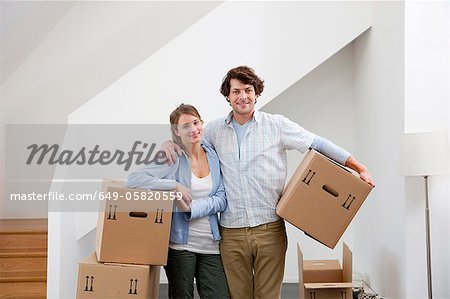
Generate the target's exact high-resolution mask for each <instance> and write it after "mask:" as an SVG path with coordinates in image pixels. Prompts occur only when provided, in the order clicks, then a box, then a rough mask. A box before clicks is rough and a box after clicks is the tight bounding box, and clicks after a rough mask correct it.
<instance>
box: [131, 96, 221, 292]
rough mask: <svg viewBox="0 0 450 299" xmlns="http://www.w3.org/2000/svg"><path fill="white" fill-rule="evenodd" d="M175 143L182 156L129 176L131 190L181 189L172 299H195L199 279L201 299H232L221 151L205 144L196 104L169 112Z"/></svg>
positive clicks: (169, 270)
mask: <svg viewBox="0 0 450 299" xmlns="http://www.w3.org/2000/svg"><path fill="white" fill-rule="evenodd" d="M170 123H171V124H172V125H171V131H172V139H173V141H174V142H175V143H177V144H178V145H179V146H180V147H181V148H182V149H183V154H182V156H181V157H180V158H179V159H177V161H176V163H175V164H173V165H169V164H168V163H166V164H163V165H155V164H150V165H149V166H147V167H145V168H143V169H142V170H140V171H137V172H134V173H132V174H131V175H130V176H129V177H128V187H131V188H145V189H159V190H176V191H178V192H181V194H182V198H181V199H180V200H176V205H174V213H173V214H172V226H171V230H170V244H169V255H168V261H167V266H165V267H164V269H165V270H166V275H167V278H168V280H169V298H193V293H194V277H195V280H196V283H197V290H198V293H199V295H200V297H201V298H228V297H229V293H228V285H227V281H226V278H225V273H224V270H223V266H222V260H221V258H220V254H219V240H220V234H219V225H218V216H217V213H218V212H221V211H224V210H225V208H226V207H227V201H226V195H225V189H224V186H223V182H222V175H221V173H220V167H219V159H218V157H217V154H216V152H215V151H214V150H213V149H212V148H210V147H208V146H206V145H205V144H202V142H201V141H202V137H203V121H202V119H201V117H200V114H199V113H198V111H197V109H195V108H194V107H193V106H191V105H185V104H181V105H180V106H178V107H177V108H176V109H175V110H174V111H173V112H172V113H171V114H170Z"/></svg>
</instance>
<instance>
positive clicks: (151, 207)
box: [96, 181, 174, 265]
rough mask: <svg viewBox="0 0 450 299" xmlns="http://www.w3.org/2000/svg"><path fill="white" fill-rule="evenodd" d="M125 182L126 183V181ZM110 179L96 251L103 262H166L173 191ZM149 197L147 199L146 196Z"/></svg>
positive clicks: (98, 226)
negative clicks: (170, 193)
mask: <svg viewBox="0 0 450 299" xmlns="http://www.w3.org/2000/svg"><path fill="white" fill-rule="evenodd" d="M122 184H123V183H122ZM118 185H119V183H117V182H111V181H106V182H105V183H104V187H103V190H104V193H103V194H108V197H109V199H106V198H105V200H103V201H102V204H103V208H102V211H103V212H100V213H99V217H98V222H97V237H96V253H97V257H98V259H99V261H100V262H112V263H126V264H144V265H165V264H166V263H167V254H168V249H169V236H170V224H171V220H172V207H173V204H174V202H173V200H170V198H169V196H168V195H169V193H168V192H171V191H154V190H142V189H128V188H123V187H118ZM144 198H145V199H144Z"/></svg>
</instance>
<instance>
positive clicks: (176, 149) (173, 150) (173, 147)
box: [161, 140, 181, 165]
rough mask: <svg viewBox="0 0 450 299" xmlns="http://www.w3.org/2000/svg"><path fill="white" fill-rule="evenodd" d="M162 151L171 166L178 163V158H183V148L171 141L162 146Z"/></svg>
mask: <svg viewBox="0 0 450 299" xmlns="http://www.w3.org/2000/svg"><path fill="white" fill-rule="evenodd" d="M161 150H162V151H163V152H164V153H165V154H166V158H167V163H169V165H173V164H174V163H175V162H176V161H177V159H178V156H181V147H180V146H179V145H178V144H176V143H174V142H173V141H170V140H167V141H164V143H163V144H162V145H161ZM177 154H178V155H177Z"/></svg>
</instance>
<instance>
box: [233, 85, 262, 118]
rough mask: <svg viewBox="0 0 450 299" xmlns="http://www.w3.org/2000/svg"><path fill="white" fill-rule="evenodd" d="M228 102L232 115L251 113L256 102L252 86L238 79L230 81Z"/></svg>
mask: <svg viewBox="0 0 450 299" xmlns="http://www.w3.org/2000/svg"><path fill="white" fill-rule="evenodd" d="M228 100H229V101H230V103H231V107H233V112H234V113H237V114H240V115H246V114H249V113H253V111H254V108H255V100H256V95H255V88H253V85H251V84H244V83H242V82H241V81H239V80H238V79H231V80H230V94H229V95H228Z"/></svg>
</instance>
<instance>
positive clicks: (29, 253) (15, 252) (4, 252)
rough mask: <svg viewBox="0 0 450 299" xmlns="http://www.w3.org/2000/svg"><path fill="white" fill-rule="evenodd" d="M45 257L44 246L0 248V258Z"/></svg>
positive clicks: (45, 250)
mask: <svg viewBox="0 0 450 299" xmlns="http://www.w3.org/2000/svg"><path fill="white" fill-rule="evenodd" d="M19 257H23V258H27V257H47V249H46V248H7V249H1V248H0V258H19Z"/></svg>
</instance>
